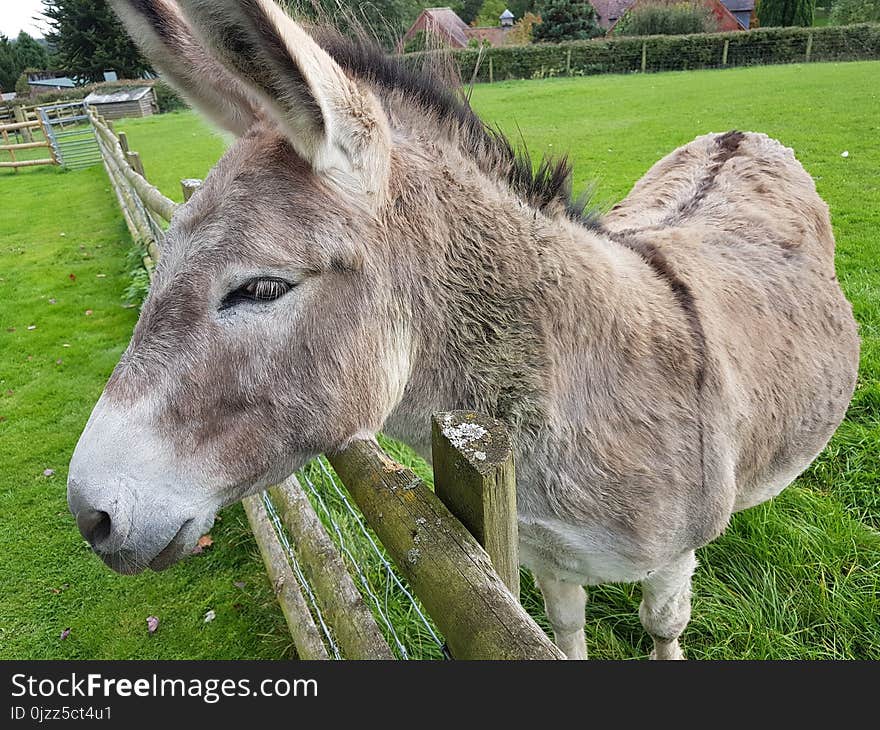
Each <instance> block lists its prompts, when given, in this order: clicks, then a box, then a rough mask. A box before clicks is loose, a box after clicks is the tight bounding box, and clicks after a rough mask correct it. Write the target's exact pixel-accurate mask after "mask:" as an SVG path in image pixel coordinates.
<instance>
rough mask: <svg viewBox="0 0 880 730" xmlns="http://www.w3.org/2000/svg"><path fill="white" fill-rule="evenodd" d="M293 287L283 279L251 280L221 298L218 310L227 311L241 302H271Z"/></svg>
mask: <svg viewBox="0 0 880 730" xmlns="http://www.w3.org/2000/svg"><path fill="white" fill-rule="evenodd" d="M293 287H294V285H293V284H291V283H290V282H289V281H284V279H272V278H267V279H251V280H250V281H248V282H246V283H245V284H243V285H242V286H240V287H239V288H238V289H236V290H235V291H231V292H229V294H227V295H226V296H225V297H223V301H222V302H221V303H220V309H221V310H222V309H229V308H230V307H234V306H235V305H236V304H239V303H241V302H273V301H275V300H276V299H280V298H281V297H283V296H284V295H285V294H287V293H288V292H289V291H290V290H291V289H293Z"/></svg>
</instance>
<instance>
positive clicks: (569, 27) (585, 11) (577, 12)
mask: <svg viewBox="0 0 880 730" xmlns="http://www.w3.org/2000/svg"><path fill="white" fill-rule="evenodd" d="M537 11H538V14H539V15H540V16H541V23H540V24H539V25H536V26H535V29H534V32H533V34H532V39H533V40H534V41H535V42H536V43H540V42H546V41H550V42H551V43H559V42H560V41H574V40H583V39H586V38H595V37H596V36H600V35H603V34H604V32H605V31H603V30H602V28H601V27H600V26H599V18H598V16H597V15H596V11H595V10H593V6H592V5H590V4H589V3H587V2H583V1H581V2H578V0H546V1H545V2H543V3H542V4H539V5H538V7H537Z"/></svg>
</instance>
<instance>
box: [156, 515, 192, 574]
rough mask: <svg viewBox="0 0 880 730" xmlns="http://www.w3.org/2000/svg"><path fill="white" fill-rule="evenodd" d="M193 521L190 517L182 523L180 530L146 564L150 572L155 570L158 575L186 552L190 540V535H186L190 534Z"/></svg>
mask: <svg viewBox="0 0 880 730" xmlns="http://www.w3.org/2000/svg"><path fill="white" fill-rule="evenodd" d="M193 521H194V520H193V518H192V517H190V518H189V519H188V520H187V521H186V522H184V523H183V524H182V525H181V526H180V529H179V530H178V531H177V532H176V533H175V535H174V537H172V538H171V540H170V542H169V543H168V544H167V545H166V546H165V547H164V548H162V551H161V552H160V553H159V554H158V555H157V556H156V557H155V558H153V559H152V560H151V561H150V562H149V563H148V565H149V566H150V569H151V570H155V571H156V572H157V573H158V572H159V571H160V570H165V568H170V567H171V566H172V565H174V564H175V563H176V562H177V561H178V560H180V559H181V558H182V557H183V556H184V554H185V553H187V552H188V550H187V545H188V544H189V543H190V538H191V535H189V534H188V533H189V532H190V529H189V528H190V527H191V526H192V524H193Z"/></svg>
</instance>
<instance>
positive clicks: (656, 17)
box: [614, 0, 718, 35]
mask: <svg viewBox="0 0 880 730" xmlns="http://www.w3.org/2000/svg"><path fill="white" fill-rule="evenodd" d="M717 30H718V22H717V21H716V20H715V16H714V15H712V13H711V11H710V10H709V8H707V7H706V6H705V5H704V4H703V3H702V2H694V1H693V0H691V1H690V2H687V1H685V2H682V1H681V0H652V1H651V2H643V3H639V4H637V5H636V6H635V7H632V8H630V9H629V10H627V11H626V12H625V13H624V14H623V17H621V19H620V20H619V21H617V24H616V25H615V26H614V34H615V35H687V34H688V33H714V32H715V31H717Z"/></svg>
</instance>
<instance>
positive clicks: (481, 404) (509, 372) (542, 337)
mask: <svg viewBox="0 0 880 730" xmlns="http://www.w3.org/2000/svg"><path fill="white" fill-rule="evenodd" d="M453 165H454V163H453V162H450V163H448V164H441V165H439V166H438V168H439V169H438V170H437V172H436V173H435V174H434V175H433V176H428V179H425V178H424V177H419V178H417V179H416V181H415V182H411V183H410V188H412V187H416V188H418V189H419V190H418V191H416V192H418V193H421V194H420V195H418V199H419V200H420V201H425V200H428V201H429V204H423V205H421V206H420V207H419V210H418V212H417V213H416V214H413V213H412V212H408V213H407V215H406V216H401V217H400V221H399V222H398V225H399V228H398V232H397V233H398V235H397V236H395V238H396V239H397V241H398V245H399V246H400V248H398V249H397V250H396V251H395V252H394V253H393V254H392V255H393V257H394V262H393V263H392V266H393V271H394V273H393V277H394V278H395V279H396V280H397V281H398V283H399V287H400V288H399V290H398V296H399V298H400V300H401V301H405V302H406V307H405V309H406V313H405V314H404V315H403V317H404V318H405V319H407V320H408V322H409V323H410V326H409V331H410V333H411V342H412V347H411V348H410V350H411V360H410V375H409V380H408V382H407V385H406V388H405V390H404V392H403V397H402V399H401V401H400V402H399V404H398V405H397V407H396V408H395V409H394V411H393V412H392V414H391V416H390V417H389V419H388V420H387V422H386V425H385V429H386V431H388V432H389V433H390V434H391V435H393V436H396V437H398V438H401V439H402V440H405V441H407V442H409V443H411V444H412V445H413V446H414V447H416V448H417V449H418V450H420V451H421V452H422V453H424V452H425V451H427V450H429V448H430V446H429V429H428V417H429V415H430V414H431V413H432V412H435V411H439V410H452V409H459V408H461V409H475V410H480V411H483V412H487V413H490V414H491V415H494V416H496V417H498V418H500V419H502V420H503V421H505V422H506V423H507V424H508V425H509V426H510V428H511V429H512V431H513V433H514V435H515V437H519V438H526V439H527V438H528V437H529V436H531V435H534V434H536V433H537V432H538V431H539V430H540V429H542V428H543V427H544V426H545V424H546V423H547V421H548V419H549V418H550V417H551V416H556V415H558V413H559V412H560V410H563V411H564V410H565V403H564V401H566V400H568V401H570V400H571V395H570V392H571V387H570V385H571V384H570V382H569V381H570V380H571V378H572V377H573V375H574V373H575V372H576V371H577V370H578V369H579V363H580V362H583V361H584V360H585V359H588V358H590V355H591V353H595V352H599V351H601V350H602V349H605V350H606V351H607V349H608V348H612V347H614V348H617V349H618V350H619V349H620V348H621V347H623V344H622V343H621V342H611V341H610V339H613V338H611V337H610V333H615V332H616V333H617V335H618V336H619V335H620V334H621V327H620V326H619V323H620V320H621V312H622V311H623V304H624V302H623V300H624V299H625V297H626V295H627V293H628V291H627V290H629V289H633V288H634V282H635V281H636V280H637V278H638V277H641V276H644V275H645V273H646V266H645V263H644V261H643V260H641V259H639V257H638V256H637V255H636V254H634V253H633V252H632V251H630V250H628V249H626V248H625V247H622V246H620V245H618V244H615V243H614V242H613V241H611V240H610V239H608V238H606V237H604V236H602V235H600V234H599V233H597V232H596V231H594V230H591V229H589V228H588V227H586V226H584V225H581V224H579V223H576V222H573V221H571V220H569V219H568V218H567V217H566V216H565V215H564V214H563V213H562V211H560V212H559V214H558V215H556V216H551V215H545V214H543V213H540V212H537V211H536V210H535V209H533V208H531V207H529V206H527V205H525V204H524V203H522V202H521V201H520V200H519V199H518V198H517V197H516V196H515V195H513V194H512V193H510V192H509V191H508V190H506V189H505V187H504V186H503V185H501V184H499V183H493V182H492V181H489V180H487V179H486V177H485V176H482V175H479V174H474V173H471V174H468V173H469V171H468V170H467V169H466V168H465V169H464V172H460V171H454V170H453V169H452V168H453ZM432 184H433V186H432ZM426 188H427V189H428V191H427V192H428V193H429V194H427V195H426V194H425V193H426ZM407 193H408V194H410V195H411V194H412V193H413V191H412V190H411V189H410V190H407V191H404V193H402V195H401V197H404V195H406V194H407ZM407 197H408V196H407ZM403 221H405V224H403V223H402V222H403ZM414 241H415V242H418V243H413V242H414ZM401 262H405V263H403V264H401Z"/></svg>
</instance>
